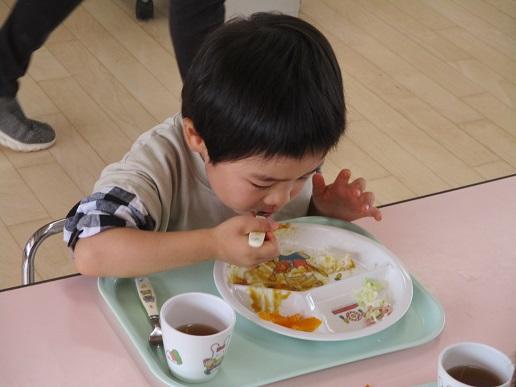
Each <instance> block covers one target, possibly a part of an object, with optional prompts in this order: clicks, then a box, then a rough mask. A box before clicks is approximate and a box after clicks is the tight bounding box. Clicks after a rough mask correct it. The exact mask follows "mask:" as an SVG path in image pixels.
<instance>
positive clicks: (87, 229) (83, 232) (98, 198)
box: [63, 187, 155, 249]
mask: <svg viewBox="0 0 516 387" xmlns="http://www.w3.org/2000/svg"><path fill="white" fill-rule="evenodd" d="M154 226H155V221H154V219H152V217H151V216H150V215H149V214H148V212H147V210H146V209H145V207H144V205H143V203H142V202H141V201H140V200H139V199H138V197H137V196H136V195H135V194H133V193H130V192H127V191H125V190H124V189H122V188H120V187H109V188H105V189H102V190H101V191H99V192H95V193H93V194H91V195H90V196H88V197H86V198H84V199H82V200H81V202H80V203H79V205H78V206H76V208H73V209H72V210H71V211H70V213H69V214H68V216H67V219H66V222H65V227H64V230H63V233H64V235H63V237H64V240H65V242H66V243H67V244H68V247H70V248H72V249H74V248H75V244H76V243H77V240H78V238H87V237H90V236H93V235H95V234H98V233H100V232H102V231H105V230H107V229H110V228H114V227H131V228H138V229H141V230H153V229H154Z"/></svg>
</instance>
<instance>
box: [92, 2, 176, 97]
mask: <svg viewBox="0 0 516 387" xmlns="http://www.w3.org/2000/svg"><path fill="white" fill-rule="evenodd" d="M84 8H85V9H87V10H88V12H90V14H91V15H93V16H94V17H95V19H96V20H97V21H98V22H99V23H100V24H101V25H102V26H103V27H104V28H105V29H106V30H107V31H108V32H110V33H111V34H112V35H113V36H116V37H117V40H118V41H119V42H120V43H121V44H122V45H123V46H124V47H125V48H126V49H127V50H128V51H129V52H130V53H131V54H132V55H133V56H134V57H135V58H136V59H137V60H138V61H139V62H140V63H142V64H143V65H144V66H145V67H146V68H147V69H148V70H149V71H150V72H151V73H152V74H153V75H154V76H155V77H156V79H158V80H159V81H160V82H161V83H162V84H163V85H164V86H165V87H166V88H167V89H168V90H169V91H170V92H171V93H172V94H173V95H174V96H176V97H177V98H178V97H179V95H180V94H181V87H182V82H181V77H180V75H179V71H178V69H177V65H176V62H175V57H174V56H173V55H171V53H170V52H168V51H167V50H165V49H164V48H163V47H162V46H161V45H160V44H159V43H158V42H156V40H154V39H153V38H152V36H150V35H148V34H147V33H146V32H145V30H143V29H142V28H141V27H140V26H139V25H138V24H137V23H136V21H135V18H134V16H129V15H127V14H126V13H125V12H124V11H123V10H122V9H121V8H120V7H118V6H117V5H116V4H115V3H113V2H108V1H104V0H88V1H86V2H85V3H84Z"/></svg>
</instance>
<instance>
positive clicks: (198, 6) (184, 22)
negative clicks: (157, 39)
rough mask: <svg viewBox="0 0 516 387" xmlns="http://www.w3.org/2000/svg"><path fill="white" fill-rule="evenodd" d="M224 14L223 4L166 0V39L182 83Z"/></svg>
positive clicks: (221, 0) (220, 1)
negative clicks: (168, 33) (202, 46)
mask: <svg viewBox="0 0 516 387" xmlns="http://www.w3.org/2000/svg"><path fill="white" fill-rule="evenodd" d="M224 14H225V9H224V0H170V14H169V27H170V35H171V37H172V43H173V44H174V51H175V53H176V60H177V64H178V66H179V72H180V73H181V77H182V78H183V79H184V78H185V76H186V73H187V72H188V69H189V68H190V64H191V63H192V60H193V58H194V57H195V54H197V51H198V50H199V47H200V45H201V43H202V42H203V40H204V38H205V37H206V35H207V34H209V33H210V32H211V31H213V30H214V29H216V28H217V27H218V26H220V25H222V24H223V23H224Z"/></svg>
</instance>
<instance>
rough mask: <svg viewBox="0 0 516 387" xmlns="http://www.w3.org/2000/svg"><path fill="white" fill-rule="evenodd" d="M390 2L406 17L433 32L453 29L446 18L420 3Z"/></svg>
mask: <svg viewBox="0 0 516 387" xmlns="http://www.w3.org/2000/svg"><path fill="white" fill-rule="evenodd" d="M390 2H391V3H392V4H393V5H394V6H395V7H398V8H399V9H400V10H402V11H403V12H405V13H406V14H407V15H410V16H412V17H413V18H415V19H417V20H419V22H420V23H421V24H423V25H424V26H426V27H428V28H430V29H433V30H442V29H445V28H452V27H455V24H454V23H453V22H452V21H451V20H450V19H448V18H446V17H444V16H443V15H442V14H440V13H439V12H437V11H435V10H434V9H433V8H431V7H427V6H426V5H424V4H423V3H422V2H421V1H414V0H390Z"/></svg>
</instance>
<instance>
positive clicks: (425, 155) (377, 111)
mask: <svg viewBox="0 0 516 387" xmlns="http://www.w3.org/2000/svg"><path fill="white" fill-rule="evenodd" d="M347 90H348V93H349V95H350V100H351V101H352V104H353V106H354V107H355V108H356V109H357V110H358V111H359V112H360V113H361V114H363V115H364V116H366V117H368V118H370V120H371V122H372V123H373V124H374V125H375V126H376V127H377V128H378V129H379V130H380V131H381V132H382V133H383V134H385V135H386V136H388V137H390V138H392V139H393V140H394V141H396V142H397V144H399V146H400V147H401V148H402V149H403V152H407V153H410V154H411V155H412V156H413V157H414V158H415V159H418V160H420V161H421V162H422V163H423V164H424V165H425V166H427V167H428V168H429V169H431V170H432V171H433V172H434V173H435V174H436V175H437V176H439V177H440V178H441V179H442V180H444V181H446V182H447V183H448V184H450V185H452V186H455V185H464V184H470V183H472V182H474V181H478V180H479V179H480V176H479V175H478V174H477V173H476V172H475V171H474V170H473V169H471V168H470V167H468V166H467V165H466V164H464V162H462V161H461V160H459V159H458V158H457V157H455V156H454V155H453V154H452V153H451V152H449V151H448V150H446V149H445V148H444V147H443V146H441V145H440V144H438V143H437V142H436V141H435V140H433V139H432V138H431V137H429V136H428V135H427V134H426V133H425V132H423V131H422V130H421V129H419V128H418V127H416V126H415V125H414V124H412V123H410V122H409V121H408V120H407V119H406V118H404V117H403V116H402V115H401V114H399V113H397V112H396V111H394V110H393V109H391V108H390V107H389V106H388V105H387V104H385V103H384V102H383V101H382V100H380V98H378V97H377V96H376V95H374V94H373V93H372V92H371V91H369V90H367V89H366V88H365V87H363V86H362V85H360V83H359V82H356V81H355V80H354V79H353V78H351V77H349V76H348V77H347ZM359 122H360V121H359ZM355 127H356V126H355ZM353 129H355V128H353ZM358 132H359V129H358V128H357V129H356V130H354V131H353V133H355V135H359V133H358ZM352 140H353V141H355V140H354V138H353V137H352ZM359 145H360V146H361V147H362V149H364V148H363V146H362V145H361V144H359ZM371 155H372V157H374V154H371ZM391 173H392V174H394V175H396V174H395V173H394V172H393V171H392V170H391Z"/></svg>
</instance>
